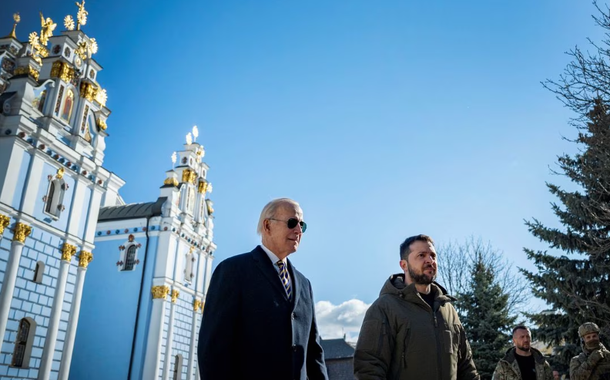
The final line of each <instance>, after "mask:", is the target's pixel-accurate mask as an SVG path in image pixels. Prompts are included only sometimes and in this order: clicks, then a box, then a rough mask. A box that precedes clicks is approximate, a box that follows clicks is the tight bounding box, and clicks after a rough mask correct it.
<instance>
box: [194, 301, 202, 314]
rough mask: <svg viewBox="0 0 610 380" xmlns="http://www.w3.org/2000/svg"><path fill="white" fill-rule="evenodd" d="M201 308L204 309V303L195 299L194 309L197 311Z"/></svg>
mask: <svg viewBox="0 0 610 380" xmlns="http://www.w3.org/2000/svg"><path fill="white" fill-rule="evenodd" d="M199 309H201V310H203V304H202V303H201V300H198V299H195V301H194V302H193V310H194V311H195V313H196V312H198V311H199Z"/></svg>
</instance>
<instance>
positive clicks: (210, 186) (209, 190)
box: [207, 182, 213, 194]
mask: <svg viewBox="0 0 610 380" xmlns="http://www.w3.org/2000/svg"><path fill="white" fill-rule="evenodd" d="M212 190H213V188H212V183H211V182H208V189H207V192H208V193H210V194H212Z"/></svg>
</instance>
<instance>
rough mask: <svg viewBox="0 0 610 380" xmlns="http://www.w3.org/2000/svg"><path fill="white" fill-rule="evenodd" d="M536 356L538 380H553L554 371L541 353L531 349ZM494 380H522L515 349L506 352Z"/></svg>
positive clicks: (497, 367)
mask: <svg viewBox="0 0 610 380" xmlns="http://www.w3.org/2000/svg"><path fill="white" fill-rule="evenodd" d="M531 350H532V355H534V362H535V368H536V380H553V371H552V370H551V366H550V365H549V363H548V362H547V361H546V360H544V356H543V355H542V353H541V352H540V351H538V350H537V349H535V348H531ZM492 380H521V370H520V369H519V363H517V359H516V358H515V347H512V348H510V349H509V350H508V351H506V355H504V357H503V358H502V359H500V361H499V362H498V365H497V366H496V370H495V371H494V374H493V377H492Z"/></svg>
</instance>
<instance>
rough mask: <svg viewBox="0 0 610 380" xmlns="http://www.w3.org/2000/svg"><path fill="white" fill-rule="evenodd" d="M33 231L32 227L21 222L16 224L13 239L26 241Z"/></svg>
mask: <svg viewBox="0 0 610 380" xmlns="http://www.w3.org/2000/svg"><path fill="white" fill-rule="evenodd" d="M31 233H32V227H31V226H28V225H27V224H23V223H21V222H19V223H17V224H15V232H14V233H13V240H16V241H18V242H20V243H25V239H26V238H27V237H28V236H30V234H31Z"/></svg>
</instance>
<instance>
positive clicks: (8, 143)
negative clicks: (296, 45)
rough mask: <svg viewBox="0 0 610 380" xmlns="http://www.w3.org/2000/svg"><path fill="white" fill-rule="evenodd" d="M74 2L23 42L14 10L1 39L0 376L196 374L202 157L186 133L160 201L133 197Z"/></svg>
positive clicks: (207, 241)
mask: <svg viewBox="0 0 610 380" xmlns="http://www.w3.org/2000/svg"><path fill="white" fill-rule="evenodd" d="M77 5H78V8H77V13H76V15H75V17H74V18H73V17H72V16H67V17H66V18H65V19H64V27H65V29H66V30H64V31H62V32H61V33H60V34H59V35H57V36H54V35H53V30H54V29H56V27H57V25H56V24H55V23H54V22H53V21H52V20H51V18H44V17H43V16H42V15H41V30H40V32H39V33H38V32H36V33H32V34H30V39H29V41H28V42H21V41H19V40H18V39H17V37H16V28H17V24H18V22H19V17H18V15H15V17H14V19H15V23H14V25H13V30H12V32H11V33H10V34H9V35H7V36H6V37H4V38H0V339H1V341H0V378H2V379H42V380H47V379H48V380H55V379H62V380H66V379H87V380H89V379H155V378H158V379H168V378H170V376H171V378H172V379H197V378H198V375H197V363H196V347H197V334H196V332H197V331H198V324H199V323H200V319H201V312H202V309H203V300H204V299H205V293H206V289H207V286H208V282H209V277H210V273H211V268H212V261H213V252H214V251H215V249H216V246H215V244H214V243H213V211H214V210H213V204H212V201H211V200H210V199H209V198H207V194H208V193H209V192H211V185H210V184H209V183H208V182H207V179H206V178H207V172H208V169H209V168H208V166H207V165H206V164H205V163H204V162H203V161H202V158H203V156H204V154H205V152H204V149H203V146H201V145H200V144H198V143H197V142H193V138H192V137H191V135H190V134H189V137H188V138H187V143H186V144H185V145H184V147H183V149H182V150H181V151H179V152H177V155H176V154H175V159H174V161H176V160H177V162H174V167H173V168H172V169H171V170H169V171H168V172H167V173H166V174H167V178H166V179H165V181H164V182H162V183H161V181H160V185H161V188H160V194H159V197H158V199H157V200H155V201H152V202H148V203H140V204H131V205H126V204H125V203H124V201H123V200H122V198H121V196H120V195H119V189H120V188H121V187H122V186H123V185H124V181H123V180H122V179H121V178H119V177H118V176H117V175H116V174H114V173H112V172H110V171H108V170H107V169H106V168H104V167H103V160H104V150H105V146H106V143H105V139H106V137H108V134H107V132H106V129H107V119H108V116H109V115H110V110H109V109H108V108H107V107H106V101H107V96H106V92H105V90H104V89H103V88H102V87H101V85H100V84H99V83H98V81H97V78H98V74H99V72H100V71H101V70H102V68H101V66H100V65H99V64H98V63H97V62H96V61H95V59H94V58H93V55H94V54H95V52H96V51H97V44H96V42H95V39H93V38H90V37H89V36H87V35H86V34H85V33H84V32H83V31H82V30H81V26H83V25H85V24H86V22H87V14H88V13H87V12H86V10H85V8H84V1H83V2H82V3H77ZM32 35H33V36H32ZM193 133H194V135H195V140H196V137H197V132H196V130H194V131H193ZM94 256H95V260H94Z"/></svg>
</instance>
